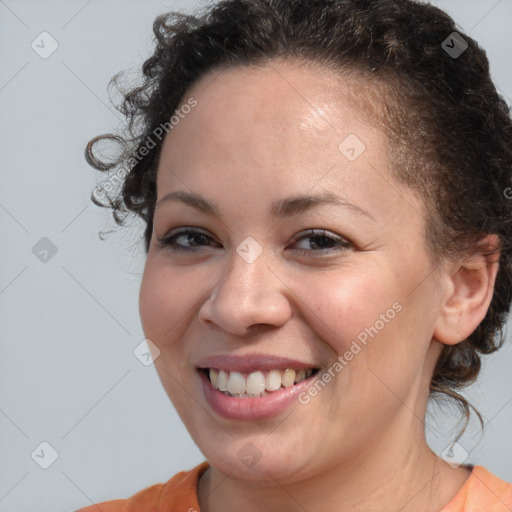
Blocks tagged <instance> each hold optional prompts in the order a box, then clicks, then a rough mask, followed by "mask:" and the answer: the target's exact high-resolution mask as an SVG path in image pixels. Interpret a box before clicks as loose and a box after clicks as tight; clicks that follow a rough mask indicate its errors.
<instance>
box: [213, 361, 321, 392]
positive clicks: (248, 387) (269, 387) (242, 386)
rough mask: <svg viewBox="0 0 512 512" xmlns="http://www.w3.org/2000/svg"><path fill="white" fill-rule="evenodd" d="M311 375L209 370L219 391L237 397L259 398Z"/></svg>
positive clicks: (276, 371)
mask: <svg viewBox="0 0 512 512" xmlns="http://www.w3.org/2000/svg"><path fill="white" fill-rule="evenodd" d="M265 373H266V375H265ZM312 373H313V369H308V370H297V371H295V370H291V369H286V370H270V371H269V372H262V371H256V372H252V373H250V374H248V375H246V374H243V373H240V372H227V371H225V370H217V369H216V368H210V381H211V383H212V386H213V387H214V388H215V389H218V390H219V391H223V392H227V393H229V394H231V395H233V396H237V397H246V396H247V397H260V396H265V395H266V394H267V392H268V391H276V390H277V389H279V388H280V387H281V385H283V386H284V387H285V388H288V387H290V386H293V385H294V384H298V383H299V382H302V381H303V380H305V379H307V378H308V377H309V376H310V375H311V374H312Z"/></svg>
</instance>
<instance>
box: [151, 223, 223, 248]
mask: <svg viewBox="0 0 512 512" xmlns="http://www.w3.org/2000/svg"><path fill="white" fill-rule="evenodd" d="M171 233H172V232H171ZM180 238H181V239H183V240H184V241H186V243H188V244H192V245H180V244H179V243H178V240H180ZM209 241H213V239H212V238H211V237H209V236H208V235H206V234H205V233H203V232H201V231H199V230H197V229H192V228H186V229H182V230H181V231H178V232H177V233H174V234H170V235H168V236H165V237H163V238H159V239H158V243H159V244H160V247H166V248H168V249H170V250H171V251H182V252H196V250H197V248H198V247H204V246H205V245H206V244H207V243H208V242H209ZM203 242H204V244H203ZM215 243H216V242H215ZM217 245H219V244H217Z"/></svg>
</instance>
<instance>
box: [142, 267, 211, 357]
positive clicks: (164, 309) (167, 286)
mask: <svg viewBox="0 0 512 512" xmlns="http://www.w3.org/2000/svg"><path fill="white" fill-rule="evenodd" d="M198 274H199V273H197V272H196V273H194V272H187V273H185V270H184V268H181V269H180V268H177V267H172V266H170V265H164V264H161V263H159V262H158V261H155V260H151V259H148V260H147V261H146V266H145V268H144V274H143V277H142V282H141V286H140V293H139V314H140V318H141V323H142V328H143V330H144V334H145V336H146V338H149V339H150V340H151V341H153V343H155V344H156V345H157V346H158V347H160V348H161V349H164V348H165V347H168V346H169V345H172V344H173V343H174V342H175V341H176V340H177V339H179V338H180V336H181V334H182V331H183V329H185V328H186V325H187V318H188V316H189V315H193V314H194V304H195V303H198V301H199V300H200V299H201V297H202V296H206V295H205V294H206V291H207V290H204V293H202V288H201V282H203V287H204V280H202V276H201V275H198Z"/></svg>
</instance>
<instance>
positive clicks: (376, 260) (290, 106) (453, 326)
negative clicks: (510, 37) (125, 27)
mask: <svg viewBox="0 0 512 512" xmlns="http://www.w3.org/2000/svg"><path fill="white" fill-rule="evenodd" d="M154 30H155V34H156V37H157V41H158V44H157V47H156V49H155V53H154V55H153V56H152V57H151V58H150V59H149V60H148V61H146V63H145V64H144V67H143V71H144V75H145V82H144V84H143V85H142V86H141V87H140V88H138V89H135V90H133V91H130V92H129V93H128V94H127V96H126V99H125V103H124V113H125V114H126V116H127V117H128V119H129V120H130V121H131V124H130V129H131V130H132V132H131V134H128V135H126V136H125V137H123V138H121V137H118V136H113V135H112V136H103V137H98V138H96V139H93V140H92V141H91V142H90V143H89V146H88V151H87V156H88V160H89V162H90V163H91V164H92V165H94V166H95V167H96V168H97V169H100V170H109V169H110V170H112V169H117V172H118V173H122V174H123V176H124V175H126V176H125V177H124V182H123V187H122V193H121V196H120V197H118V198H115V197H114V198H110V197H108V200H107V201H106V205H107V206H110V207H111V208H112V209H113V212H114V215H115V218H116V220H118V221H119V222H120V223H122V221H123V216H124V215H125V214H126V213H127V212H134V213H136V214H138V215H139V216H141V217H142V218H143V219H144V221H145V222H146V230H145V242H146V250H147V260H146V265H145V270H144V275H143V279H142V284H141V290H140V316H141V321H142V325H143V329H144V333H145V335H146V337H147V339H148V340H149V341H148V345H149V346H150V349H151V350H152V355H153V358H154V363H155V366H156V369H157V371H158V374H159V377H160V380H161V382H162V384H163V386H164V388H165V390H166V392H167V394H168V396H169V398H170V399H171V401H172V403H173V405H174V406H175V408H176V410H177V411H178V413H179V415H180V417H181V419H182V420H183V422H184V424H185V425H186V427H187V429H188V431H189V432H190V434H191V436H192V438H193V439H194V441H195V442H196V443H197V445H198V447H199V448H200V449H201V451H202V452H203V453H204V455H205V458H206V459H207V462H206V461H205V462H204V463H203V464H201V465H199V466H197V467H196V468H194V469H192V470H189V471H184V472H182V473H179V474H178V475H176V476H175V477H173V478H172V479H171V480H170V481H169V482H167V483H166V484H158V485H155V486H152V487H150V488H147V489H144V490H142V491H140V492H139V493H137V494H136V495H134V496H132V497H131V498H129V499H127V500H114V501H110V502H106V503H102V504H100V508H101V510H103V511H132V510H133V511H135V510H141V511H142V510H144V511H145V512H146V511H157V510H158V511H164V510H165V511H168V512H171V511H178V510H188V511H189V512H190V511H193V510H201V511H202V512H205V511H207V512H217V511H220V510H223V511H226V510H235V509H243V510H246V511H253V510H254V511H256V510H258V511H260V510H266V511H273V510H287V511H296V510H297V511H299V510H308V511H311V512H312V511H320V510H365V511H371V510H400V511H402V512H406V511H413V510H414V511H415V512H419V511H442V512H455V511H457V512H461V511H469V510H471V511H472V512H477V511H482V512H483V511H484V510H485V512H497V511H505V510H512V485H511V484H508V483H506V482H504V481H503V480H501V479H499V478H498V477H497V476H496V475H493V474H491V473H490V472H489V471H488V470H486V469H485V468H484V467H482V466H473V465H471V464H469V463H468V464H458V463H448V462H446V461H445V460H443V459H442V458H440V457H439V456H438V455H436V454H435V453H434V452H433V451H432V450H431V449H430V448H429V446H428V445H427V443H426V440H425V430H424V429H425V427H424V421H425V413H426V406H427V402H428V400H429V398H433V397H435V396H437V395H440V394H444V395H448V396H450V397H452V398H454V399H455V400H457V401H458V404H459V405H460V407H461V408H462V410H463V411H464V412H465V416H466V420H467V419H468V416H469V407H470V405H469V404H468V402H467V401H466V400H465V399H464V398H463V397H462V396H461V395H459V394H458V393H457V389H460V388H462V387H463V386H465V385H467V384H469V383H471V382H473V381H474V380H475V379H476V377H477V375H478V372H479V368H480V355H481V354H487V353H491V352H493V351H495V350H497V349H498V348H499V347H500V346H501V344H502V343H503V336H502V333H501V328H502V326H503V325H504V322H505V321H506V316H507V314H508V311H509V308H510V302H511V299H512V297H511V291H510V290H511V258H512V250H511V246H510V244H509V241H510V240H511V239H512V237H511V226H512V201H511V200H510V198H509V197H508V192H507V191H510V190H512V189H511V188H510V187H511V186H512V138H511V137H512V122H511V118H510V115H509V110H508V107H507V106H506V103H505V102H504V100H503V99H502V98H501V97H500V96H499V95H498V94H497V92H496V89H495V87H494V85H493V83H492V81H491V79H490V77H489V70H488V62H487V59H486V56H485V54H484V52H483V51H482V50H481V49H480V48H479V47H478V45H477V43H476V42H475V41H473V40H472V39H471V38H469V37H468V36H467V35H465V34H462V33H460V32H457V30H456V27H455V25H454V22H453V21H452V20H451V18H449V17H448V16H447V15H446V14H445V13H443V12H442V11H440V10H439V9H437V8H434V7H432V6H430V5H424V4H420V3H416V2H413V1H411V0H366V1H363V0H313V1H312V0H287V1H284V0H250V1H248V0H225V1H223V2H220V3H218V4H217V5H215V6H213V7H211V8H210V9H209V10H207V11H206V12H205V13H204V15H203V16H201V17H197V18H193V17H186V16H178V15H175V14H169V15H164V16H161V17H159V18H158V19H157V20H156V21H155V26H154ZM130 135H131V137H130ZM102 140H103V141H105V140H106V141H109V140H110V141H112V142H122V143H123V144H124V152H123V154H122V155H121V157H120V158H119V160H118V161H117V162H115V164H114V165H112V164H109V163H106V162H102V161H101V159H99V158H97V157H96V156H95V154H94V151H93V146H94V144H95V143H96V142H98V141H102ZM116 166H117V167H116ZM127 171H129V172H127ZM105 197H106V196H103V197H102V199H104V198H105ZM93 200H94V201H95V202H96V204H100V205H104V203H103V202H102V201H101V200H99V195H98V191H96V193H95V194H94V196H93ZM460 435H461V434H459V437H460ZM457 439H458V438H457ZM448 444H449V443H448V442H447V445H448ZM454 446H455V445H454ZM92 510H97V508H96V505H93V506H91V507H86V508H84V509H82V512H89V511H91V512H92Z"/></svg>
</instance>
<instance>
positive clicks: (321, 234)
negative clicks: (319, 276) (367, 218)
mask: <svg viewBox="0 0 512 512" xmlns="http://www.w3.org/2000/svg"><path fill="white" fill-rule="evenodd" d="M326 233H327V231H326V230H325V229H308V230H306V231H305V232H304V231H303V232H301V233H299V235H301V234H302V236H298V235H297V236H295V237H294V239H293V243H296V242H298V241H300V240H302V239H303V238H313V239H314V238H316V239H318V238H324V239H326V240H329V241H331V242H333V243H336V244H337V247H330V248H327V249H316V250H315V249H311V250H306V249H298V250H297V251H298V253H299V254H301V255H306V254H310V253H311V252H323V253H324V254H325V253H331V252H333V251H338V250H346V249H349V248H351V247H353V245H352V244H351V243H350V242H349V241H348V240H346V239H345V238H342V237H340V236H336V235H332V234H331V235H329V236H327V235H326ZM185 235H196V236H199V235H200V236H202V237H205V238H207V239H210V240H212V238H211V237H209V236H208V235H206V234H205V233H203V232H201V231H198V230H196V229H191V228H187V229H183V230H181V231H178V232H177V233H174V234H173V235H169V236H166V237H163V238H160V239H158V242H159V244H160V247H162V248H166V249H169V250H171V251H174V252H188V253H190V252H195V251H196V249H197V248H198V247H204V246H195V247H184V246H181V245H177V244H176V239H178V238H179V237H181V236H185Z"/></svg>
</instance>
